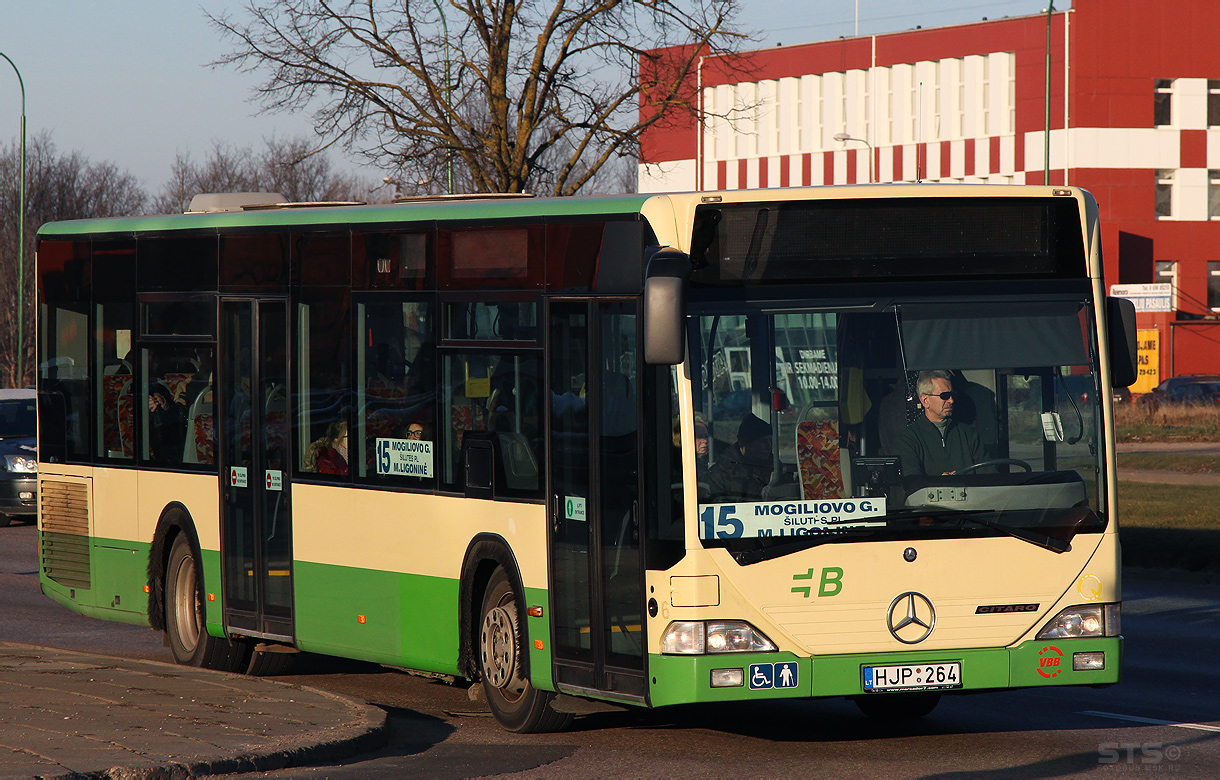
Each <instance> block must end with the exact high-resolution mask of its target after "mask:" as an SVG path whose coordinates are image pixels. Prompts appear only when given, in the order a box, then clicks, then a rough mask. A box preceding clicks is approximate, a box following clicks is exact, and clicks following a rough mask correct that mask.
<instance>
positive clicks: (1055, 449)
mask: <svg viewBox="0 0 1220 780" xmlns="http://www.w3.org/2000/svg"><path fill="white" fill-rule="evenodd" d="M1088 312H1089V307H1088V305H1087V301H1086V300H1084V298H1083V296H1081V297H1076V298H1059V299H1054V298H1048V299H1046V300H1037V301H1031V300H1029V299H1023V300H1021V301H1015V300H1011V299H1010V300H993V301H980V300H977V299H976V300H970V301H962V300H960V299H959V300H957V301H953V302H945V301H943V300H941V301H937V300H932V299H927V300H920V299H910V300H891V301H884V302H880V303H877V302H872V303H869V302H859V303H855V304H853V303H850V302H844V303H843V304H842V305H836V306H830V307H825V308H808V307H796V308H786V307H784V306H782V305H777V306H775V307H769V306H767V305H763V304H757V303H755V304H751V305H749V306H747V307H743V306H740V305H737V306H733V305H719V306H717V305H713V306H707V307H704V308H703V309H702V310H700V309H699V308H697V307H696V308H695V313H696V314H695V316H694V317H692V318H691V334H690V343H691V362H692V366H691V375H692V382H693V385H692V386H693V388H694V406H695V421H694V423H695V424H694V425H693V426H692V427H693V429H694V430H695V434H696V437H702V436H707V445H706V446H704V445H703V443H702V442H701V441H700V442H697V443H696V445H695V452H696V454H697V457H696V463H697V475H696V481H697V484H698V494H699V505H700V508H699V512H700V514H699V536H700V538H701V540H702V542H703V544H704V545H705V546H726V547H728V548H729V549H730V550H731V551H732V552H734V554H736V555H738V556H739V559H740V560H742V561H743V562H749V561H750V560H757V559H761V558H763V557H771V556H773V555H777V554H783V553H784V552H785V551H791V550H796V549H801V548H803V547H807V546H810V545H812V544H819V543H823V542H827V541H841V542H851V541H855V540H861V539H869V540H877V539H924V538H948V537H964V536H976V535H997V534H1007V535H1010V536H1015V537H1017V538H1020V539H1024V540H1026V541H1029V542H1031V543H1033V544H1038V545H1040V546H1043V547H1046V548H1047V549H1048V550H1050V551H1054V552H1063V551H1066V550H1068V549H1070V542H1071V539H1072V538H1073V537H1074V536H1075V535H1076V534H1079V533H1086V532H1097V531H1101V530H1103V529H1104V528H1105V521H1104V520H1103V519H1102V518H1103V517H1104V513H1103V512H1102V509H1101V507H1100V503H1099V501H1100V498H1099V494H1098V487H1097V486H1098V475H1099V472H1100V468H1101V461H1100V460H1099V450H1100V448H1099V446H1098V442H1099V441H1100V432H1099V420H1100V407H1099V403H1098V401H1099V398H1098V390H1099V379H1098V377H1097V375H1096V374H1095V373H1094V372H1093V371H1092V369H1091V368H1090V366H1091V365H1095V362H1096V361H1095V360H1094V359H1093V356H1092V354H1091V352H1092V351H1091V349H1090V347H1089V345H1090V344H1091V343H1093V339H1092V338H1091V333H1092V329H1093V327H1094V326H1093V323H1092V321H1091V318H1090V315H1089V313H1088Z"/></svg>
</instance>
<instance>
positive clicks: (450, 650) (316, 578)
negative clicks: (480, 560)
mask: <svg viewBox="0 0 1220 780" xmlns="http://www.w3.org/2000/svg"><path fill="white" fill-rule="evenodd" d="M294 568H295V571H294V577H293V589H294V594H295V598H294V601H295V605H294V606H295V616H296V635H297V647H299V648H301V649H302V650H306V651H308V652H314V653H324V654H326V655H341V656H344V657H347V658H356V659H359V660H362V661H372V662H374V663H383V664H391V665H394V666H405V667H408V668H411V669H422V670H426V671H431V672H437V673H440V674H457V673H458V669H457V657H458V627H457V621H458V610H457V604H458V581H457V580H456V579H448V578H443V577H426V576H422V575H418V574H403V573H400V572H389V571H373V570H369V569H358V568H354V567H348V566H332V565H327V564H319V563H310V562H307V561H297V562H296V563H295V564H294Z"/></svg>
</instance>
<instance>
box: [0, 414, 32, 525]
mask: <svg viewBox="0 0 1220 780" xmlns="http://www.w3.org/2000/svg"><path fill="white" fill-rule="evenodd" d="M37 401H38V396H37V393H36V392H35V391H34V390H0V467H2V468H0V528H3V527H4V526H6V525H8V524H9V523H10V522H11V521H13V520H15V519H24V520H31V521H32V520H34V518H35V517H36V516H37V514H38V447H37V438H36V437H37V434H38V412H37Z"/></svg>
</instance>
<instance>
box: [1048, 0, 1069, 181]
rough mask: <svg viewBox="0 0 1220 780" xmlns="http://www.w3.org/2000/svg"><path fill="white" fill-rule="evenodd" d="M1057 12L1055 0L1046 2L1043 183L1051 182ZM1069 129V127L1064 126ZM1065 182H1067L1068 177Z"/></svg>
mask: <svg viewBox="0 0 1220 780" xmlns="http://www.w3.org/2000/svg"><path fill="white" fill-rule="evenodd" d="M1054 12H1055V0H1050V2H1048V3H1047V4H1046V89H1045V90H1044V91H1043V100H1044V102H1045V104H1046V116H1045V119H1044V122H1043V125H1042V128H1043V130H1042V183H1043V184H1045V185H1049V184H1050V183H1051V14H1053V13H1054ZM1063 129H1064V131H1065V132H1066V131H1067V128H1066V127H1064V128H1063ZM1063 183H1064V184H1067V180H1066V178H1065V179H1064V182H1063Z"/></svg>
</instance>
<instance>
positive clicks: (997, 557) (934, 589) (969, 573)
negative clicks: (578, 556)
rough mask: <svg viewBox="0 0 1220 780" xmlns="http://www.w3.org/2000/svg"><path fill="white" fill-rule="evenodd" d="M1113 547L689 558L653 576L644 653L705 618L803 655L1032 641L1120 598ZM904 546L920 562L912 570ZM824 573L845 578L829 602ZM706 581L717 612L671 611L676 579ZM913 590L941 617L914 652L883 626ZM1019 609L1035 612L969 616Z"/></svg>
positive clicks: (1088, 542) (1096, 540) (861, 546)
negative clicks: (1053, 622)
mask: <svg viewBox="0 0 1220 780" xmlns="http://www.w3.org/2000/svg"><path fill="white" fill-rule="evenodd" d="M1115 538H1116V537H1115V535H1114V534H1104V535H1102V534H1090V535H1082V536H1078V537H1076V538H1075V539H1074V540H1073V542H1072V550H1071V551H1070V552H1067V553H1062V554H1056V553H1053V552H1050V551H1049V550H1045V549H1043V548H1041V547H1036V546H1034V545H1032V544H1029V543H1028V542H1023V541H1020V540H1018V539H1013V538H1010V537H995V538H982V539H943V540H927V541H887V542H846V543H837V544H826V545H822V546H819V547H814V548H811V549H809V550H805V551H802V552H798V553H793V554H791V555H786V556H782V557H780V558H776V559H774V560H770V561H763V562H761V563H755V564H751V565H749V566H740V565H738V564H737V563H736V562H734V561H733V559H732V558H731V557H730V556H729V554H728V553H727V552H725V551H724V550H722V549H714V550H703V549H698V550H690V551H688V553H687V556H686V557H685V558H684V559H683V560H682V561H681V562H679V563H678V564H677V565H675V566H674V567H673V568H671V569H669V570H667V571H665V572H649V575H648V586H649V595H650V596H653V597H656V598H657V601H658V604H659V606H660V610H659V612H658V615H657V617H655V618H653V619H652V621H651V623H650V625H649V629H650V630H649V634H648V636H649V651H650V652H653V653H658V652H660V636H661V634H662V632H663V631H664V630H665V627H666V626H667V625H668V624H669V622H670V621H672V620H709V619H738V620H746V621H749V622H750V623H752V624H753V625H754V626H756V627H757V628H758V629H760V630H761V631H762V632H763V633H764V634H766V635H767V636H768V637H769V638H770V639H771V640H772V641H773V642H775V643H776V645H777V646H778V648H779V649H780V650H781V651H784V650H786V651H790V652H794V653H797V654H800V655H823V654H838V653H876V652H892V651H902V650H941V649H952V648H978V647H1007V646H1010V645H1013V644H1015V643H1017V642H1019V641H1023V640H1024V639H1026V638H1032V637H1033V635H1034V634H1036V632H1037V631H1038V630H1039V629H1040V628H1041V627H1042V625H1043V624H1045V623H1046V621H1047V620H1049V619H1050V618H1051V617H1053V616H1054V615H1055V614H1056V613H1057V612H1058V611H1059V610H1061V609H1062V608H1063V607H1064V606H1068V605H1073V604H1088V603H1103V602H1107V603H1108V602H1114V601H1117V600H1119V575H1118V571H1117V567H1116V564H1115V561H1116V560H1117V555H1116V554H1115V547H1114V545H1115ZM908 547H912V548H914V549H915V550H916V551H917V553H918V554H917V557H916V559H915V561H913V562H909V563H908V562H907V561H906V560H904V558H903V552H904V551H905V550H906V549H907V548H908ZM1107 562H1108V563H1107ZM828 569H829V570H834V569H842V575H841V577H837V576H836V573H835V572H833V571H831V572H830V573H829V577H830V579H829V580H827V582H826V588H825V589H826V590H827V591H832V593H830V594H828V595H819V591H820V590H821V589H822V585H823V576H824V574H823V572H824V570H828ZM712 573H716V574H719V575H720V576H719V602H720V603H719V606H717V607H704V608H682V607H677V606H674V604H673V603H672V601H671V599H670V594H671V590H672V588H671V580H672V578H673V577H675V576H696V575H708V574H712ZM836 587H837V590H836ZM804 588H808V596H806V595H805V593H804V592H803V590H802V589H804ZM909 591H914V592H917V593H921V594H923V595H924V596H927V597H928V598H929V599H930V600H931V602H932V604H933V606H934V607H935V610H936V624H935V628H934V630H933V631H932V633H931V634H930V635H929V636H928V637H927V638H926V639H925V640H923V641H922V642H918V643H916V644H906V643H903V642H900V641H898V640H897V639H896V638H895V637H894V636H892V635H891V634H890V631H889V628H888V626H887V613H888V610H889V607H890V604H891V603H893V602H894V599H895V598H897V597H898V596H899V595H900V594H903V593H906V592H909ZM1016 604H1037V605H1038V606H1037V609H1036V611H1034V612H1015V613H1013V612H1009V613H998V614H977V612H976V610H977V609H978V607H980V606H996V605H1016ZM905 614H906V613H905V611H903V612H902V615H899V618H901V617H903V616H905Z"/></svg>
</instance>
